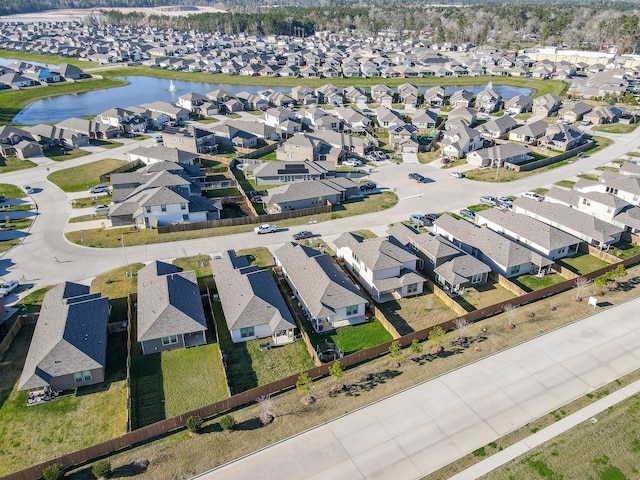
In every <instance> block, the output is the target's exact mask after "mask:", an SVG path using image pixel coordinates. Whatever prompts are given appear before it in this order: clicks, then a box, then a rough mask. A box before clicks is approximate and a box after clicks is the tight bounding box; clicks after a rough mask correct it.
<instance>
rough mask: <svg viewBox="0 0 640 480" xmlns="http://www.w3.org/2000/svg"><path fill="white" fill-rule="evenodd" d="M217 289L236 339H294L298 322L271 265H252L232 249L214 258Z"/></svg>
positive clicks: (277, 342)
mask: <svg viewBox="0 0 640 480" xmlns="http://www.w3.org/2000/svg"><path fill="white" fill-rule="evenodd" d="M211 270H212V271H213V279H214V280H215V282H216V291H217V293H218V297H219V299H220V304H221V305H222V311H223V312H224V319H225V321H226V323H227V328H228V329H229V333H230V334H231V341H232V342H233V343H240V342H246V341H248V340H253V339H255V338H268V337H271V339H272V341H273V344H274V345H286V344H287V343H291V342H293V341H295V330H296V323H295V320H294V319H293V316H292V315H291V312H290V311H289V308H288V307H287V304H286V302H285V300H284V298H283V297H282V293H281V292H280V289H279V288H278V285H277V283H276V280H275V278H274V276H273V275H272V273H271V270H270V269H262V268H259V267H257V266H251V265H249V262H248V260H247V257H246V256H237V255H236V253H235V252H234V251H233V250H229V251H227V252H226V253H223V254H217V255H215V256H214V257H213V259H212V261H211Z"/></svg>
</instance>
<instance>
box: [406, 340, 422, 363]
mask: <svg viewBox="0 0 640 480" xmlns="http://www.w3.org/2000/svg"><path fill="white" fill-rule="evenodd" d="M409 351H410V352H411V360H413V361H414V362H417V361H418V355H420V354H421V353H422V344H421V343H420V342H419V341H418V339H417V338H414V339H413V340H412V342H411V345H409Z"/></svg>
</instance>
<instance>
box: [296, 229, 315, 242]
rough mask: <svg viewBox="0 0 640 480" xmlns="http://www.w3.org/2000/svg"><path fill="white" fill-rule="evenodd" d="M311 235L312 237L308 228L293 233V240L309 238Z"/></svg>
mask: <svg viewBox="0 0 640 480" xmlns="http://www.w3.org/2000/svg"><path fill="white" fill-rule="evenodd" d="M311 237H313V233H311V232H310V231H309V230H303V231H301V232H298V233H294V234H293V239H294V240H304V239H305V238H311Z"/></svg>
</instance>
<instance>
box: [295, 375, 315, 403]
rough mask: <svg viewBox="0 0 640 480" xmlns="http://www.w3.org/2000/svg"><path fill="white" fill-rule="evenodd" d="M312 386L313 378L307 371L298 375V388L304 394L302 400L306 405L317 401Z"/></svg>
mask: <svg viewBox="0 0 640 480" xmlns="http://www.w3.org/2000/svg"><path fill="white" fill-rule="evenodd" d="M312 388H313V380H311V378H310V377H309V374H308V373H307V372H304V373H301V374H300V375H298V380H296V390H297V391H298V393H299V394H301V395H302V399H301V401H302V403H304V404H305V405H311V404H312V403H313V402H314V401H315V399H314V398H313V396H312V395H311V389H312Z"/></svg>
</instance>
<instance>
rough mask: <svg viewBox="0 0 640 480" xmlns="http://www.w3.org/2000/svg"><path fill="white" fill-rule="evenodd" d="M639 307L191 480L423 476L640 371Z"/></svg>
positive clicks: (397, 479) (559, 333)
mask: <svg viewBox="0 0 640 480" xmlns="http://www.w3.org/2000/svg"><path fill="white" fill-rule="evenodd" d="M639 307H640V299H635V300H632V301H630V302H627V303H624V304H622V305H618V306H615V307H611V308H609V309H607V310H603V311H601V312H599V313H597V314H595V315H593V316H591V317H588V318H586V319H584V320H581V321H578V322H576V323H573V324H571V325H568V326H566V327H563V328H560V329H558V330H555V331H553V332H551V333H548V334H546V335H543V336H541V337H538V338H536V339H534V340H532V341H529V342H526V343H524V344H521V345H518V346H515V347H513V348H511V349H509V350H506V351H503V352H500V353H497V354H495V355H492V356H490V357H486V358H484V359H482V360H479V361H478V362H476V363H473V364H470V365H467V366H465V367H462V368H460V369H458V370H455V371H453V372H450V373H447V374H445V375H442V376H441V377H439V378H436V379H433V380H430V381H428V382H425V383H423V384H420V385H417V386H415V387H412V388H409V389H408V390H405V391H403V392H401V393H398V394H396V395H393V396H391V397H388V398H386V399H384V400H381V401H379V402H377V403H374V404H372V405H369V406H367V407H364V408H362V409H361V410H358V411H356V412H353V413H351V414H348V415H345V416H343V417H341V418H339V419H337V420H334V421H332V422H329V423H327V424H325V425H322V426H320V427H317V428H314V429H312V430H309V431H307V432H304V433H302V434H300V435H297V436H295V437H291V438H289V439H287V440H284V441H282V442H280V443H277V444H275V445H273V446H271V447H268V448H265V449H263V450H261V451H259V452H256V453H254V454H251V455H248V456H246V457H244V458H242V459H240V460H237V461H235V462H232V463H229V464H227V465H224V466H222V467H220V468H218V469H215V470H213V471H211V472H208V473H206V474H203V475H200V476H197V477H195V478H198V479H201V480H205V479H206V480H222V479H238V478H242V479H260V480H298V479H299V480H302V479H349V480H354V479H389V478H393V479H394V480H405V479H406V480H414V479H418V478H422V477H423V476H425V475H428V474H429V473H431V472H434V471H435V470H437V469H439V468H441V467H443V466H445V465H447V464H449V463H451V462H452V461H455V460H456V459H458V458H460V457H462V456H464V455H466V454H468V453H470V452H472V451H474V450H476V449H478V448H480V447H481V446H484V445H486V444H487V443H489V442H491V441H493V440H495V439H497V438H499V437H501V436H503V435H505V434H506V433H509V432H511V431H512V430H515V429H517V428H519V427H522V426H524V425H526V424H527V423H529V422H530V421H532V420H534V419H536V418H538V417H540V416H542V415H544V414H546V413H548V412H550V411H553V410H556V409H557V408H560V407H561V406H562V405H564V404H566V403H568V402H570V401H572V400H575V399H576V398H579V397H581V396H583V395H585V394H587V393H589V392H590V391H592V390H594V389H596V388H598V387H600V386H602V385H605V384H607V383H609V382H611V381H614V380H615V379H617V378H619V377H621V376H623V375H625V374H627V373H629V372H632V371H634V370H636V369H637V368H640V349H639V347H640V324H638V322H637V321H636V316H635V312H636V311H637V309H638V308H639ZM336 401H337V402H339V400H336Z"/></svg>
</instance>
